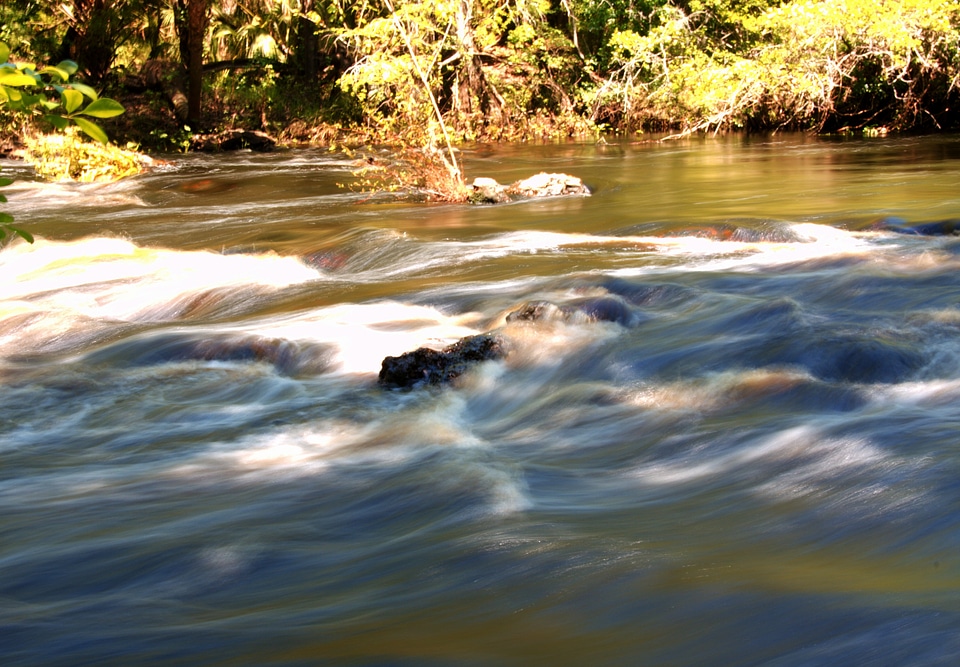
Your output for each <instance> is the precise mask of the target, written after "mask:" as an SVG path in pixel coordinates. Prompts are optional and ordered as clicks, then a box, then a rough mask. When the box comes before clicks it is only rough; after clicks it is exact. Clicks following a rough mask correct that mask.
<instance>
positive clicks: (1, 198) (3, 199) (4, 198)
mask: <svg viewBox="0 0 960 667" xmlns="http://www.w3.org/2000/svg"><path fill="white" fill-rule="evenodd" d="M6 203H7V196H6V195H0V204H6Z"/></svg>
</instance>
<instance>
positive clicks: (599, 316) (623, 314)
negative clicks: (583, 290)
mask: <svg viewBox="0 0 960 667" xmlns="http://www.w3.org/2000/svg"><path fill="white" fill-rule="evenodd" d="M637 319H638V318H637V315H636V314H635V313H634V312H633V309H632V308H631V307H630V305H629V304H628V303H627V302H626V301H625V300H624V299H622V298H620V297H618V296H613V295H610V296H597V297H589V298H586V299H582V300H580V301H578V302H575V303H573V304H570V305H565V306H557V305H555V304H552V303H550V302H548V301H531V302H529V303H525V304H523V305H522V306H520V308H518V309H517V310H514V311H512V312H511V313H509V314H508V315H507V322H571V321H577V320H579V321H581V322H582V321H587V322H615V323H617V324H620V325H622V326H625V327H629V326H632V325H634V324H635V323H636V322H637Z"/></svg>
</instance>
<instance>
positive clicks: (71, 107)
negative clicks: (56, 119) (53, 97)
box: [62, 88, 83, 113]
mask: <svg viewBox="0 0 960 667" xmlns="http://www.w3.org/2000/svg"><path fill="white" fill-rule="evenodd" d="M62 95H63V108H64V109H66V110H67V113H73V112H74V111H76V110H77V109H79V108H80V105H81V104H83V93H81V92H80V91H79V90H73V89H72V88H64V89H63V93H62Z"/></svg>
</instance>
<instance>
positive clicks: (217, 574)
mask: <svg viewBox="0 0 960 667" xmlns="http://www.w3.org/2000/svg"><path fill="white" fill-rule="evenodd" d="M958 146H960V143H958V141H957V140H956V139H955V138H952V137H947V138H942V137H941V138H903V139H882V140H875V141H826V140H819V139H815V138H811V137H793V136H786V137H780V136H778V137H774V138H771V139H749V140H748V139H742V138H739V139H737V138H734V139H720V140H690V141H687V142H675V143H667V144H657V143H653V142H642V143H613V144H602V145H585V144H571V145H557V146H524V147H514V146H507V147H495V148H490V147H485V148H484V149H483V150H482V151H481V150H476V151H469V150H468V151H466V152H465V155H464V157H465V163H466V164H467V168H468V171H469V173H470V174H471V176H473V175H493V176H495V177H497V178H498V179H499V180H501V181H503V182H510V181H513V180H516V179H518V178H521V177H525V176H529V175H530V174H532V173H535V172H537V171H543V170H545V171H565V172H569V173H572V174H575V175H577V176H580V177H581V178H583V179H584V181H585V182H587V183H588V184H590V185H591V186H592V187H593V189H594V191H595V194H594V196H592V197H590V198H576V199H569V200H567V199H552V200H544V201H531V202H524V203H519V204H511V205H506V206H490V207H469V206H450V205H429V206H423V205H414V204H410V203H404V202H397V201H395V200H391V199H389V198H384V197H370V196H368V195H364V194H361V193H353V192H350V191H349V190H343V189H341V188H339V187H338V186H337V183H338V182H343V181H345V180H348V179H349V177H350V175H349V171H350V164H349V162H348V161H347V160H346V159H345V158H342V157H339V156H336V155H332V154H330V153H327V152H323V151H297V152H290V153H277V154H271V155H267V156H259V155H252V154H243V153H240V154H235V155H223V156H216V157H208V156H188V157H183V158H177V159H176V160H174V161H173V163H172V164H171V165H169V166H166V167H164V168H163V169H161V170H159V171H156V172H153V173H151V174H147V175H144V176H141V177H138V178H135V179H131V180H128V181H125V182H122V183H119V184H113V185H109V186H89V185H83V186H73V185H62V184H59V185H45V184H38V183H34V182H32V181H31V180H30V178H29V174H28V173H27V172H26V171H25V170H24V169H23V168H22V166H18V165H11V164H5V165H4V170H5V171H7V169H8V168H11V169H12V170H13V171H15V172H16V175H17V176H18V177H20V180H19V181H18V182H17V183H16V184H14V186H11V187H10V188H7V189H6V190H8V193H7V194H8V196H9V198H10V204H9V208H8V210H10V211H11V212H12V213H13V214H14V215H16V217H17V220H18V222H19V223H20V224H22V225H23V226H25V227H27V228H29V229H30V230H31V231H33V232H34V233H35V234H36V235H37V236H38V237H39V240H38V242H37V243H36V244H34V245H32V246H31V245H27V244H25V243H15V244H13V245H11V246H9V247H7V248H6V249H4V250H3V251H2V252H0V405H2V406H3V410H2V412H0V536H2V540H0V571H2V573H3V576H2V577H0V601H2V604H0V655H2V656H3V657H4V664H5V665H7V664H10V665H76V664H163V663H172V664H231V665H233V664H364V665H374V664H375V665H385V664H389V665H395V664H404V665H406V664H409V665H424V664H438V665H491V664H494V665H496V664H503V665H530V664H544V665H546V664H549V665H584V664H611V665H624V664H651V665H652V664H670V665H702V664H741V665H748V664H749V665H756V664H775V665H811V664H871V665H873V664H877V665H904V664H916V665H939V664H943V665H947V664H950V665H952V664H955V663H956V661H957V659H958V657H960V639H958V637H960V634H958V633H957V629H958V627H960V608H958V604H957V601H956V600H957V587H958V584H960V561H958V559H957V554H958V553H960V551H958V549H957V546H958V545H957V536H958V535H960V532H958V530H957V528H958V525H960V494H958V486H957V483H956V480H957V479H958V473H960V457H958V454H957V447H956V443H957V438H958V434H960V413H958V411H957V409H956V407H955V406H956V405H957V402H958V399H960V363H958V361H957V360H958V359H960V354H958V352H960V345H958V342H957V341H958V337H957V333H958V332H960V308H958V302H957V295H958V294H960V278H958V276H960V270H958V269H960V245H958V243H957V241H956V240H955V239H954V237H953V236H952V235H951V234H949V232H950V230H951V227H950V225H945V226H943V228H942V230H941V231H944V232H947V233H946V234H944V235H937V236H925V235H907V234H903V233H897V231H896V230H893V229H891V224H892V223H890V222H889V221H896V224H898V225H920V224H924V223H930V222H937V221H942V220H951V219H955V218H958V217H960V199H958V195H957V194H956V182H957V178H958V176H960V163H958V162H957V159H958V157H960V149H958ZM901 231H902V230H901ZM518 312H519V313H522V315H516V314H515V315H514V316H510V314H511V313H518ZM492 329H497V330H498V331H499V332H500V333H501V335H502V336H504V337H505V338H506V339H507V340H508V341H509V342H510V349H511V352H510V354H509V355H508V356H507V357H506V359H504V360H501V361H496V362H488V363H485V364H483V365H480V366H478V367H476V368H475V369H473V370H472V371H471V372H470V373H468V374H467V375H465V376H463V377H461V378H460V379H459V381H458V382H457V383H456V385H455V386H451V387H443V388H440V387H430V388H422V389H418V390H414V391H383V390H381V389H380V388H378V386H377V384H376V377H377V372H378V371H379V368H380V362H381V360H382V359H383V358H384V357H385V356H387V355H397V354H400V353H402V352H405V351H408V350H412V349H414V348H416V347H419V346H422V345H427V346H431V347H434V348H438V349H439V348H441V347H443V346H445V345H447V344H449V343H450V342H453V341H455V340H457V339H459V338H461V337H463V336H467V335H471V334H475V333H478V332H483V331H489V330H492Z"/></svg>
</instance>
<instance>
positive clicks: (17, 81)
mask: <svg viewBox="0 0 960 667" xmlns="http://www.w3.org/2000/svg"><path fill="white" fill-rule="evenodd" d="M37 83H38V81H37V80H36V79H35V78H33V77H32V76H30V75H29V74H25V73H24V72H18V71H16V70H14V69H12V68H10V67H0V84H2V85H4V86H36V85H37Z"/></svg>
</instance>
